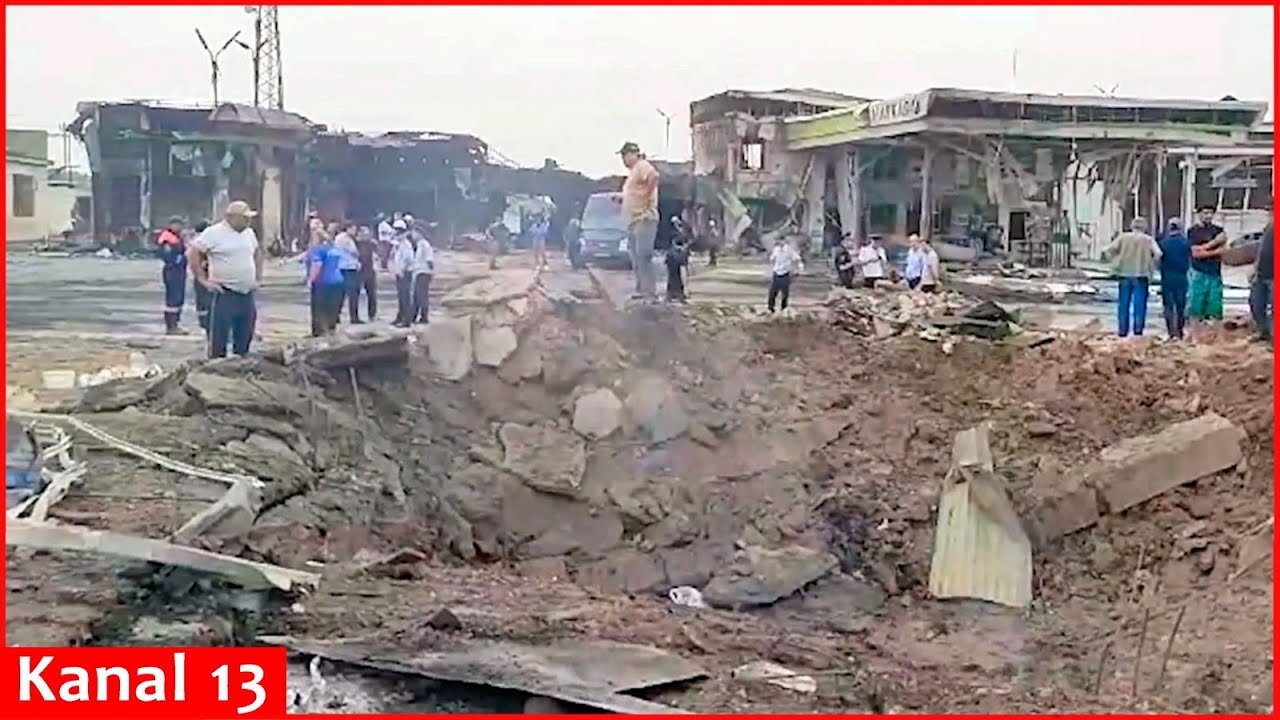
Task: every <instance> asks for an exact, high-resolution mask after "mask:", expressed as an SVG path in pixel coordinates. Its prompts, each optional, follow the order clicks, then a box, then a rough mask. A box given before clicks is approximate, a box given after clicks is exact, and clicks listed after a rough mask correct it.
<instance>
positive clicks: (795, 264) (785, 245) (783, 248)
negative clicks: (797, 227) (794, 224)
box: [769, 240, 804, 313]
mask: <svg viewBox="0 0 1280 720" xmlns="http://www.w3.org/2000/svg"><path fill="white" fill-rule="evenodd" d="M802 272H804V260H803V259H802V258H801V257H800V253H799V252H798V251H797V250H796V248H795V246H794V245H792V244H791V241H790V240H779V241H778V243H777V244H776V245H774V246H773V249H772V250H770V251H769V312H771V313H772V312H773V311H774V310H775V309H777V305H778V304H779V302H778V301H779V299H781V305H782V310H783V312H786V310H787V305H788V303H790V301H791V278H792V276H793V275H796V274H799V273H802Z"/></svg>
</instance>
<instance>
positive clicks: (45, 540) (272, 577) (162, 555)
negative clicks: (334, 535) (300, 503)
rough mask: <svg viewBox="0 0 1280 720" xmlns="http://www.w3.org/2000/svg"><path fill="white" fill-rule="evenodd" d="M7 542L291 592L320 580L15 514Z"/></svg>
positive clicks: (273, 567) (306, 574)
mask: <svg viewBox="0 0 1280 720" xmlns="http://www.w3.org/2000/svg"><path fill="white" fill-rule="evenodd" d="M4 541H5V544H6V545H12V546H15V547H28V548H36V549H40V550H82V551H86V552H92V553H102V554H104V555H114V556H116V557H123V558H130V559H133V560H143V561H146V562H154V563H160V564H162V565H174V566H179V567H185V568H190V569H192V570H198V571H202V572H208V573H212V574H214V575H218V576H219V577H221V578H223V579H224V580H227V581H229V582H232V583H234V584H236V585H240V586H241V587H244V588H247V589H250V590H265V589H269V588H276V589H278V590H283V591H286V592H291V591H297V590H299V589H308V588H313V587H315V586H316V585H317V584H319V582H320V576H319V575H317V574H316V573H309V572H304V571H301V570H290V569H289V568H283V567H280V566H278V565H268V564H266V563H259V562H253V561H252V560H244V559H241V558H237V557H231V556H229V555H220V554H218V553H213V552H209V551H208V550H201V549H199V548H193V547H185V546H182V545H173V544H171V543H167V542H165V541H163V540H155V539H152V538H143V537H135V536H133V535H124V534H121V533H115V532H110V531H106V530H90V529H88V528H81V527H74V526H66V525H56V526H55V525H50V524H48V523H39V522H33V521H31V520H22V519H16V518H15V519H10V520H8V522H7V523H6V525H5V534H4Z"/></svg>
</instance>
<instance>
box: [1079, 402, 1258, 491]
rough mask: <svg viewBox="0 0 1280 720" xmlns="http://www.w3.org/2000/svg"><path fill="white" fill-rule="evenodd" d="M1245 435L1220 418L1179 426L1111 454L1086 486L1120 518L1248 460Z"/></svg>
mask: <svg viewBox="0 0 1280 720" xmlns="http://www.w3.org/2000/svg"><path fill="white" fill-rule="evenodd" d="M1244 439H1245V435H1244V432H1243V431H1242V430H1240V428H1238V427H1236V426H1235V425H1233V424H1232V423H1231V421H1229V420H1227V419H1226V418H1224V417H1222V416H1220V415H1216V414H1214V413H1205V414H1204V415H1201V416H1200V417H1198V418H1196V419H1194V420H1187V421H1185V422H1180V423H1176V424H1174V425H1170V426H1169V427H1167V428H1165V429H1164V430H1161V431H1160V432H1158V433H1155V434H1154V435H1143V436H1140V437H1135V438H1129V439H1127V440H1123V441H1121V442H1119V443H1116V444H1115V445H1112V446H1110V447H1108V448H1105V449H1104V450H1103V451H1102V453H1101V455H1100V458H1099V460H1098V462H1097V463H1095V464H1093V465H1091V466H1090V468H1089V469H1088V471H1087V472H1086V475H1085V478H1084V484H1086V485H1088V486H1090V487H1093V488H1095V489H1097V491H1098V497H1099V500H1100V501H1101V503H1102V506H1103V508H1104V509H1105V510H1106V511H1107V512H1112V513H1118V512H1123V511H1124V510H1127V509H1128V508H1131V507H1133V506H1135V505H1138V504H1140V503H1143V502H1146V501H1147V500H1150V499H1151V498H1153V497H1155V496H1157V495H1160V494H1161V493H1164V492H1168V491H1169V490H1172V489H1173V488H1176V487H1178V486H1179V485H1185V484H1187V483H1189V482H1193V481H1195V480H1198V479H1200V478H1202V477H1205V476H1208V475H1212V474H1213V473H1216V472H1219V471H1222V470H1227V469H1229V468H1233V467H1235V466H1236V464H1237V463H1239V462H1240V460H1241V459H1242V458H1243V457H1244V450H1243V448H1242V445H1243V441H1244Z"/></svg>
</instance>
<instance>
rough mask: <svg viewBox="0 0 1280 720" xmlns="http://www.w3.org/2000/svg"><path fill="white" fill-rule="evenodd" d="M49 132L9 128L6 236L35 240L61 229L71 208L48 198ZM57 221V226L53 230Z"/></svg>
mask: <svg viewBox="0 0 1280 720" xmlns="http://www.w3.org/2000/svg"><path fill="white" fill-rule="evenodd" d="M50 164H51V163H50V162H49V134H48V133H47V132H45V131H44V130H6V131H5V154H4V166H5V200H6V203H5V213H6V217H5V235H6V237H5V240H6V241H8V242H32V241H35V240H43V239H44V238H46V237H48V236H49V235H50V234H52V233H53V232H61V231H62V229H63V228H62V227H61V226H65V225H68V224H69V222H68V221H69V220H70V211H69V209H68V208H62V209H61V214H60V215H59V216H58V217H54V216H55V215H57V214H58V208H57V207H54V206H53V205H52V204H51V203H49V202H48V197H47V195H46V194H45V190H46V183H47V175H48V172H49V165H50ZM55 225H57V226H58V228H57V230H53V228H54V226H55Z"/></svg>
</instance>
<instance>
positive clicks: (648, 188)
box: [618, 142, 658, 302]
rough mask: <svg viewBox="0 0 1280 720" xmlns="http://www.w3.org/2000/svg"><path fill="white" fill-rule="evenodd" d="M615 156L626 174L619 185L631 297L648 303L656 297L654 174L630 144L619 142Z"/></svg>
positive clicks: (652, 168) (636, 147) (656, 174)
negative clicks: (632, 289)
mask: <svg viewBox="0 0 1280 720" xmlns="http://www.w3.org/2000/svg"><path fill="white" fill-rule="evenodd" d="M618 154H619V155H621V156H622V164H623V165H624V166H625V167H626V168H627V171H628V172H627V179H626V181H625V182H623V183H622V212H623V214H624V216H625V217H626V220H627V240H628V247H629V248H630V250H631V271H632V272H633V273H634V274H635V281H636V291H635V295H634V297H635V298H638V299H642V300H645V301H647V302H652V301H654V300H656V299H657V294H658V287H657V279H656V278H655V277H654V273H653V243H654V240H655V239H656V238H657V235H658V171H657V170H656V169H654V167H653V165H652V163H650V162H649V161H648V160H646V159H645V158H644V156H643V155H641V154H640V146H639V145H637V144H635V143H633V142H625V143H623V144H622V149H620V150H619V151H618Z"/></svg>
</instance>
